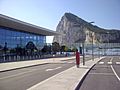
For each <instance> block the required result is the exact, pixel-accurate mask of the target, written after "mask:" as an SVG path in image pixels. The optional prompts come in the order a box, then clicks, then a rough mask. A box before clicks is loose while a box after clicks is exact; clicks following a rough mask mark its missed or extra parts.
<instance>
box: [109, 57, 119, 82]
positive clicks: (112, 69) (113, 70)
mask: <svg viewBox="0 0 120 90" xmlns="http://www.w3.org/2000/svg"><path fill="white" fill-rule="evenodd" d="M112 60H113V58H111V59H110V62H112ZM110 66H111V68H112V71H113V73H114V74H115V76H116V77H117V79H118V80H119V81H120V77H119V76H118V75H117V73H116V72H115V70H114V68H113V66H112V65H110Z"/></svg>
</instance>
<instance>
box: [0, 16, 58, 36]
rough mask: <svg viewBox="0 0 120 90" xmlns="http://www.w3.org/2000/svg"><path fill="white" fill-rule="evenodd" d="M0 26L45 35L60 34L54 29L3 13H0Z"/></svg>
mask: <svg viewBox="0 0 120 90" xmlns="http://www.w3.org/2000/svg"><path fill="white" fill-rule="evenodd" d="M0 26H4V27H9V28H13V29H16V30H19V31H23V32H30V33H34V34H41V35H45V36H54V35H60V34H59V33H57V32H56V31H52V30H49V29H46V28H42V27H39V26H36V25H32V24H29V23H26V22H23V21H20V20H17V19H14V18H11V17H8V16H5V15H2V14H0Z"/></svg>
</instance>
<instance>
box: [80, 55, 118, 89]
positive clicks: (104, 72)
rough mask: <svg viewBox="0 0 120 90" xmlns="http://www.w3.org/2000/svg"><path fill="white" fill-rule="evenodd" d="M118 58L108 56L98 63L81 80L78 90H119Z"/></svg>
mask: <svg viewBox="0 0 120 90" xmlns="http://www.w3.org/2000/svg"><path fill="white" fill-rule="evenodd" d="M116 62H119V57H118V56H117V57H116V56H114V57H113V56H109V57H106V58H104V59H102V60H101V61H99V62H98V63H97V64H96V65H95V66H94V67H93V68H92V69H91V70H90V72H89V73H88V75H87V76H86V77H85V79H84V80H83V82H82V84H81V86H80V88H79V90H120V80H119V76H120V70H119V69H120V65H118V64H116Z"/></svg>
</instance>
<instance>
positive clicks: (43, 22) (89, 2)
mask: <svg viewBox="0 0 120 90" xmlns="http://www.w3.org/2000/svg"><path fill="white" fill-rule="evenodd" d="M65 12H71V13H73V14H75V15H77V16H79V17H80V18H82V19H84V20H86V21H88V22H89V21H94V22H95V25H97V26H100V27H102V28H106V29H119V30H120V0H0V13H1V14H4V15H7V16H10V17H13V18H16V19H19V20H22V21H25V22H28V23H31V24H35V25H38V26H41V27H44V28H48V29H51V30H55V29H56V26H57V24H58V22H59V21H60V19H61V17H62V16H63V14H64V13H65ZM47 42H48V43H51V42H52V37H47Z"/></svg>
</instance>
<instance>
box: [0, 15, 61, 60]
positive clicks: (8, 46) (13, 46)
mask: <svg viewBox="0 0 120 90" xmlns="http://www.w3.org/2000/svg"><path fill="white" fill-rule="evenodd" d="M54 35H59V34H58V33H57V32H55V31H52V30H48V29H46V28H42V27H39V26H36V25H32V24H29V23H26V22H23V21H20V20H16V19H14V18H11V17H8V16H5V15H2V14H0V58H1V59H0V60H2V59H4V60H5V59H7V58H16V57H12V55H13V54H14V55H15V54H16V53H20V49H24V50H22V53H23V54H24V55H26V54H29V53H28V52H30V50H35V49H37V50H40V49H41V48H43V46H44V44H45V43H46V36H54ZM17 49H18V52H16V51H17ZM23 51H24V52H23ZM5 56H6V57H5ZM7 56H11V57H7Z"/></svg>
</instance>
